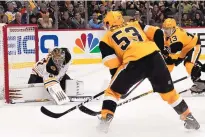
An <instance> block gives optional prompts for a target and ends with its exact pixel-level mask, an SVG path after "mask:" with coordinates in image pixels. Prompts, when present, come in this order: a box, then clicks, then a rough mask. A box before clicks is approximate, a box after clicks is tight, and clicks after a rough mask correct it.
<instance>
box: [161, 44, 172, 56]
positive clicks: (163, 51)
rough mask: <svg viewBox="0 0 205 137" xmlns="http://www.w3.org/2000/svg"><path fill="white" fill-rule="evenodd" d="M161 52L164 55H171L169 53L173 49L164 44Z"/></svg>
mask: <svg viewBox="0 0 205 137" xmlns="http://www.w3.org/2000/svg"><path fill="white" fill-rule="evenodd" d="M161 52H162V54H163V56H169V54H170V53H171V49H170V48H169V47H167V46H164V49H163V50H162V51H161Z"/></svg>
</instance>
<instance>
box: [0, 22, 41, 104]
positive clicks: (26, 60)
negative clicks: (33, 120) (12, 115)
mask: <svg viewBox="0 0 205 137" xmlns="http://www.w3.org/2000/svg"><path fill="white" fill-rule="evenodd" d="M38 50H39V48H38V30H37V26H36V25H10V24H9V25H7V24H0V100H4V99H5V101H6V103H9V102H10V100H11V99H13V98H14V99H15V98H21V97H20V96H18V93H17V92H14V91H11V90H10V87H12V86H14V87H15V86H18V85H22V84H26V83H27V82H28V79H29V76H30V73H31V69H32V67H33V65H34V63H35V62H36V61H38V57H39V56H38Z"/></svg>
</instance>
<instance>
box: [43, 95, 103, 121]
mask: <svg viewBox="0 0 205 137" xmlns="http://www.w3.org/2000/svg"><path fill="white" fill-rule="evenodd" d="M103 94H104V91H102V92H100V93H98V94H96V95H95V96H93V97H91V98H90V99H88V100H86V101H84V102H82V103H80V104H78V105H76V106H74V107H72V108H70V109H68V110H66V111H65V112H62V113H54V112H51V111H50V110H48V109H47V108H45V107H44V106H42V107H41V112H42V113H43V114H45V115H47V116H49V117H52V118H59V117H62V116H64V115H65V114H67V113H69V112H71V111H73V110H75V109H77V108H79V107H81V106H82V105H83V104H85V103H87V102H90V101H91V100H93V99H95V98H97V97H99V96H101V95H103Z"/></svg>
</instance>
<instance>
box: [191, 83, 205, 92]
mask: <svg viewBox="0 0 205 137" xmlns="http://www.w3.org/2000/svg"><path fill="white" fill-rule="evenodd" d="M190 90H191V94H193V95H201V94H202V95H203V94H205V81H204V80H197V81H195V82H194V85H193V86H192V87H191V88H190Z"/></svg>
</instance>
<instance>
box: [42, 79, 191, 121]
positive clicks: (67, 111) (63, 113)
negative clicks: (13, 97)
mask: <svg viewBox="0 0 205 137" xmlns="http://www.w3.org/2000/svg"><path fill="white" fill-rule="evenodd" d="M186 78H188V76H185V77H183V78H181V79H179V80H176V81H175V82H179V81H181V80H184V79H186ZM136 87H137V86H135V88H136ZM135 88H133V89H132V90H135ZM130 92H132V91H130ZM103 94H104V91H102V92H100V93H98V94H96V95H95V96H93V97H92V98H90V99H88V100H86V101H84V102H82V103H80V104H78V105H76V106H74V107H72V108H70V109H68V110H66V111H64V112H62V113H54V112H51V111H50V110H48V109H47V108H45V107H44V106H42V107H41V112H42V113H43V114H45V115H47V116H49V117H52V118H60V117H62V116H64V115H65V114H67V113H69V112H71V111H73V110H75V109H77V108H79V109H80V108H81V107H82V106H83V105H84V104H85V103H88V102H90V101H92V100H93V99H95V98H97V97H99V96H101V95H103ZM144 94H145V93H144ZM83 107H84V106H83Z"/></svg>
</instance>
